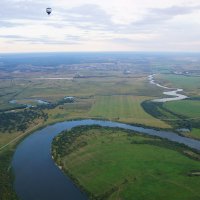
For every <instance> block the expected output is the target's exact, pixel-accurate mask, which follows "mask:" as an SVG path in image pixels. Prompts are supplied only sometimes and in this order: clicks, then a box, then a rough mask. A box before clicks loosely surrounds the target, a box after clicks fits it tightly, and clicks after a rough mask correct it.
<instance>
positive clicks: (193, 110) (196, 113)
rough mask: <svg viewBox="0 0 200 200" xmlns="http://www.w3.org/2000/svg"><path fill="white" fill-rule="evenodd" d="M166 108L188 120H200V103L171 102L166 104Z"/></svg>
mask: <svg viewBox="0 0 200 200" xmlns="http://www.w3.org/2000/svg"><path fill="white" fill-rule="evenodd" d="M164 107H165V108H167V109H169V110H170V111H172V112H174V113H177V114H180V115H184V116H186V117H188V118H200V101H193V100H182V101H171V102H166V103H164Z"/></svg>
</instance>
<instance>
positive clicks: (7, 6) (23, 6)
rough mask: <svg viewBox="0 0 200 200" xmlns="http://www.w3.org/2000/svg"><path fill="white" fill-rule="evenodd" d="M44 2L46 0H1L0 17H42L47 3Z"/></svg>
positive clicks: (5, 18) (6, 18)
mask: <svg viewBox="0 0 200 200" xmlns="http://www.w3.org/2000/svg"><path fill="white" fill-rule="evenodd" d="M45 2H47V1H46V0H44V1H36V0H35V1H31V0H18V1H15V0H1V6H0V19H4V20H8V19H9V20H10V19H42V18H44V16H45V15H46V13H45V12H46V11H45V9H46V6H47V5H48V4H47V3H45ZM44 13H45V15H44Z"/></svg>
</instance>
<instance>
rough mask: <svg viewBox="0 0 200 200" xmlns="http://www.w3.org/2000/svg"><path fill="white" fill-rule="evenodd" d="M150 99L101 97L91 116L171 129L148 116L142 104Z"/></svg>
mask: <svg viewBox="0 0 200 200" xmlns="http://www.w3.org/2000/svg"><path fill="white" fill-rule="evenodd" d="M146 99H148V97H142V96H125V95H121V96H100V97H97V98H96V99H95V103H94V104H93V106H92V108H91V111H90V115H91V116H93V117H101V118H106V119H110V120H114V121H116V120H117V121H122V122H128V123H138V124H145V125H148V126H154V127H162V128H169V126H168V125H167V124H165V123H164V122H162V121H160V120H158V119H156V118H154V117H152V116H151V115H149V114H147V113H146V112H145V111H144V110H143V108H142V107H141V103H142V102H143V101H145V100H146Z"/></svg>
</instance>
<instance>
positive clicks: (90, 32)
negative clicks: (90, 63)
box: [0, 0, 200, 52]
mask: <svg viewBox="0 0 200 200" xmlns="http://www.w3.org/2000/svg"><path fill="white" fill-rule="evenodd" d="M0 3H1V6H0V52H39V51H45V52H47V51H53V52H54V51H200V1H198V0H1V2H0ZM46 7H52V10H53V12H52V14H51V15H50V16H48V15H47V14H46V13H45V10H46Z"/></svg>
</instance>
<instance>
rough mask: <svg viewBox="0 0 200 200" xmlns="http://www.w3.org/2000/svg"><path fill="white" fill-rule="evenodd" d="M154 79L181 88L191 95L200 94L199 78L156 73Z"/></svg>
mask: <svg viewBox="0 0 200 200" xmlns="http://www.w3.org/2000/svg"><path fill="white" fill-rule="evenodd" d="M156 79H157V80H158V81H159V82H161V83H164V85H166V86H168V87H176V88H182V89H184V90H185V91H186V92H187V93H189V94H191V95H197V96H198V95H200V78H199V77H195V76H183V75H174V74H161V75H157V76H156Z"/></svg>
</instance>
